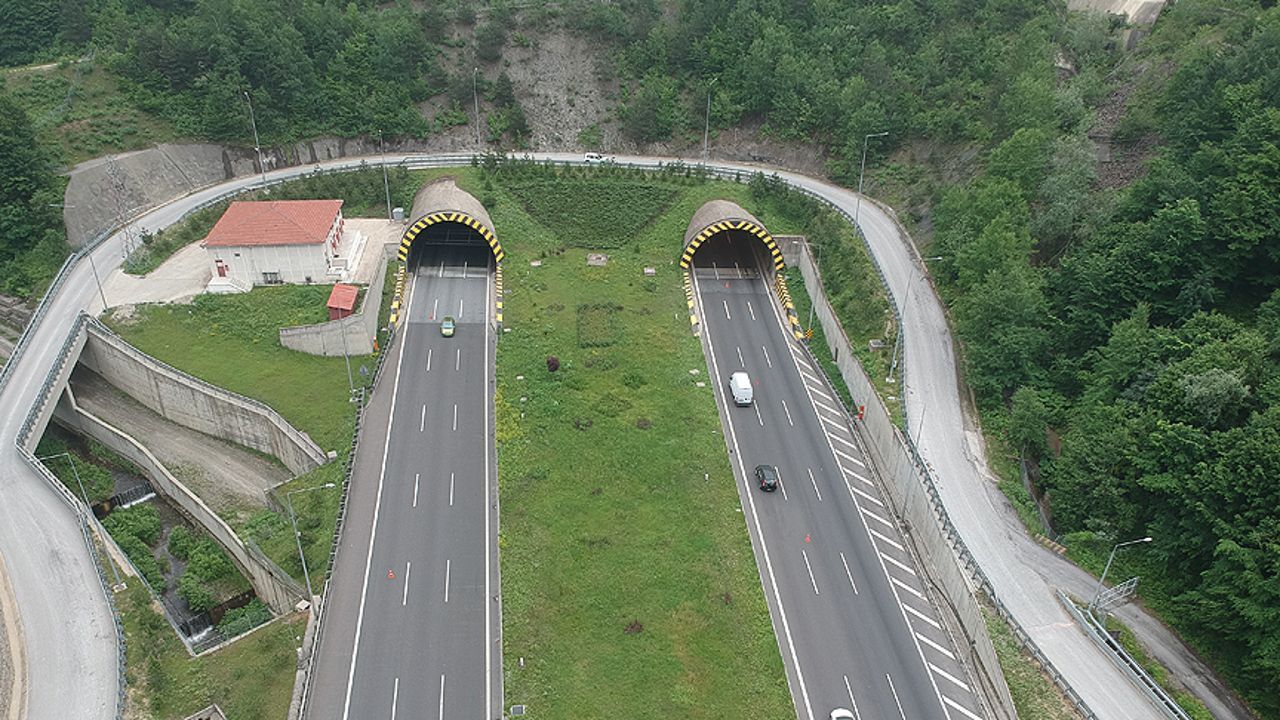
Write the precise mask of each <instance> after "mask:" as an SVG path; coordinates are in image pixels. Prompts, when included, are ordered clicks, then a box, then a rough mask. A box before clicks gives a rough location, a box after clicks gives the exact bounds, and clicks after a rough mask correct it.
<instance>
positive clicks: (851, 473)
mask: <svg viewBox="0 0 1280 720" xmlns="http://www.w3.org/2000/svg"><path fill="white" fill-rule="evenodd" d="M840 469H841V470H843V471H844V473H845V474H846V475H852V476H853V477H854V478H856V479H857V480H858V481H859V482H861V483H862V484H863V485H867V486H869V487H875V486H876V484H875V483H873V482H871V481H870V480H868V479H867V478H864V477H862V476H861V475H859V474H858V473H856V472H854V471H852V470H850V469H849V468H847V467H844V466H841V467H840Z"/></svg>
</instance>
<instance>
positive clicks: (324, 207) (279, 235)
mask: <svg viewBox="0 0 1280 720" xmlns="http://www.w3.org/2000/svg"><path fill="white" fill-rule="evenodd" d="M341 209H342V201H341V200H268V201H263V202H248V201H237V202H233V203H231V207H229V208H227V211H226V212H225V213H223V214H222V217H221V218H219V219H218V223H217V224H216V225H214V226H213V230H211V231H209V235H208V236H207V237H206V238H205V239H204V244H205V245H214V246H223V247H226V246H237V247H239V246H245V245H317V244H319V243H322V242H324V239H325V237H326V236H327V235H328V234H329V228H331V227H333V221H334V219H336V218H337V216H338V212H339V211H340V210H341Z"/></svg>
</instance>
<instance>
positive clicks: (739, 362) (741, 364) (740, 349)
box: [734, 347, 747, 370]
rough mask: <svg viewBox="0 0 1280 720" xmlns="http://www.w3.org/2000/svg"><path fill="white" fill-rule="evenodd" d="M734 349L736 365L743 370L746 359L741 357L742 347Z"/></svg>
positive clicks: (745, 366) (745, 365)
mask: <svg viewBox="0 0 1280 720" xmlns="http://www.w3.org/2000/svg"><path fill="white" fill-rule="evenodd" d="M734 350H737V351H738V367H740V368H742V369H743V370H746V369H747V361H746V360H743V359H742V348H740V347H735V348H734Z"/></svg>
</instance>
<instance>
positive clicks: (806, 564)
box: [800, 550, 822, 595]
mask: <svg viewBox="0 0 1280 720" xmlns="http://www.w3.org/2000/svg"><path fill="white" fill-rule="evenodd" d="M800 554H801V555H803V556H804V569H805V570H808V571H809V582H811V583H813V594H814V595H821V594H822V593H820V592H818V581H817V580H815V579H814V578H813V566H812V565H810V564H809V553H807V552H805V551H804V550H801V551H800Z"/></svg>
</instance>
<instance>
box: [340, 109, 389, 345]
mask: <svg viewBox="0 0 1280 720" xmlns="http://www.w3.org/2000/svg"><path fill="white" fill-rule="evenodd" d="M378 155H380V156H382V190H383V192H385V193H386V194H387V219H388V220H390V219H391V183H390V182H389V181H388V180H387V152H386V150H384V149H383V146H382V131H381V130H379V131H378ZM343 337H344V338H345V337H346V336H345V335H344V336H343Z"/></svg>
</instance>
